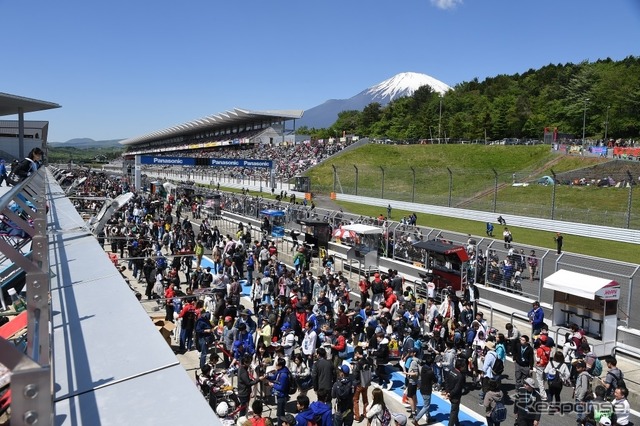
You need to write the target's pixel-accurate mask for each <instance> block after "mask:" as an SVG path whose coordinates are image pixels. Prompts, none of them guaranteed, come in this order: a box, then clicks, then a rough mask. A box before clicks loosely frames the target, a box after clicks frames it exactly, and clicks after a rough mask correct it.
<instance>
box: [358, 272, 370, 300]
mask: <svg viewBox="0 0 640 426" xmlns="http://www.w3.org/2000/svg"><path fill="white" fill-rule="evenodd" d="M358 287H359V288H360V304H361V305H364V304H365V303H367V300H368V299H369V289H370V288H371V282H369V280H368V279H367V277H366V276H364V275H363V276H362V278H360V282H359V283H358Z"/></svg>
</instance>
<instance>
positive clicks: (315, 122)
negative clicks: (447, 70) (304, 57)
mask: <svg viewBox="0 0 640 426" xmlns="http://www.w3.org/2000/svg"><path fill="white" fill-rule="evenodd" d="M422 86H430V87H431V88H432V89H433V91H434V92H437V93H444V92H446V91H447V90H450V89H451V87H449V86H448V85H447V84H445V83H443V82H441V81H440V80H437V79H435V78H433V77H431V76H428V75H426V74H420V73H416V72H403V73H400V74H396V75H394V76H393V77H391V78H389V79H387V80H385V81H383V82H381V83H378V84H376V85H374V86H371V87H369V88H368V89H365V90H363V91H362V92H360V93H358V94H357V95H355V96H352V97H351V98H349V99H330V100H328V101H326V102H324V103H323V104H320V105H318V106H315V107H313V108H309V109H308V110H306V111H305V112H304V115H303V117H302V118H301V119H300V120H298V121H297V123H296V125H297V126H307V127H309V128H312V127H315V128H318V129H319V128H325V127H329V126H331V125H332V124H333V123H335V121H336V120H337V119H338V114H339V113H340V112H342V111H348V110H358V111H362V110H363V109H364V107H366V106H367V105H369V104H370V103H372V102H378V103H379V104H380V105H382V106H385V105H387V104H388V103H389V102H391V101H392V100H394V99H398V98H401V97H404V96H411V95H413V92H415V91H416V90H418V89H419V88H420V87H422Z"/></svg>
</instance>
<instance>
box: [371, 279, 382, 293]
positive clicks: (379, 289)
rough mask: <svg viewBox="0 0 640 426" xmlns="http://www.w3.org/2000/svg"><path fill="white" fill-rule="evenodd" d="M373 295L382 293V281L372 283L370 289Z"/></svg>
mask: <svg viewBox="0 0 640 426" xmlns="http://www.w3.org/2000/svg"><path fill="white" fill-rule="evenodd" d="M371 291H372V292H373V294H381V293H384V283H383V282H382V281H374V282H373V285H372V287H371Z"/></svg>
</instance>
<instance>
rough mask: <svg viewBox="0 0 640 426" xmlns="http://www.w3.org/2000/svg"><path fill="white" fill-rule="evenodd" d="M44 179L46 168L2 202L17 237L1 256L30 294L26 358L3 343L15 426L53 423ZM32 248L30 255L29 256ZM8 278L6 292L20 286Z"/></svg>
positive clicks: (1, 358) (1, 246)
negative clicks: (28, 247) (19, 274)
mask: <svg viewBox="0 0 640 426" xmlns="http://www.w3.org/2000/svg"><path fill="white" fill-rule="evenodd" d="M45 176H46V171H45V169H44V168H41V169H40V170H38V171H37V172H36V173H33V174H32V175H31V176H29V177H28V178H27V179H25V180H24V181H23V182H21V183H20V184H18V185H16V186H14V187H13V188H12V189H11V190H10V191H9V192H7V193H6V194H5V195H4V196H3V197H2V198H0V214H2V215H3V226H7V227H9V228H10V230H11V231H12V234H15V235H16V237H15V238H13V239H7V238H0V251H1V252H2V253H3V255H4V256H5V257H6V258H5V259H4V261H5V265H6V266H11V264H12V265H15V266H16V267H17V268H19V269H20V270H22V271H24V273H25V287H26V294H27V297H26V302H27V303H26V305H27V307H26V308H27V309H26V316H27V350H26V353H23V352H22V351H20V350H19V349H18V348H17V347H16V345H14V344H13V343H11V342H10V341H8V340H5V339H3V338H0V362H1V363H2V364H4V365H5V366H6V367H7V368H9V369H10V370H11V424H15V425H21V424H23V425H33V424H36V423H37V424H52V423H53V390H52V389H53V386H52V383H53V380H52V369H51V355H50V353H51V340H50V335H49V322H50V316H51V314H50V307H49V287H50V286H49V250H48V241H47V234H46V228H47V203H46V200H45V190H46V188H45ZM29 242H30V243H31V250H30V251H29V252H28V253H25V252H24V247H25V246H26V245H28V243H29ZM9 269H11V268H9ZM4 274H5V272H2V273H1V274H0V279H2V281H3V288H9V287H12V286H16V285H17V284H12V283H13V282H17V280H15V281H14V280H12V279H11V277H9V276H5V275H4ZM16 290H21V289H20V288H17V289H16ZM15 320H17V318H16V319H15Z"/></svg>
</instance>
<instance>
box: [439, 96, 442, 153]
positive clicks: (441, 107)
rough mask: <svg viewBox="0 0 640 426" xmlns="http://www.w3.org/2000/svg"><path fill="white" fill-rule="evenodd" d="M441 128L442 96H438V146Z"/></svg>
mask: <svg viewBox="0 0 640 426" xmlns="http://www.w3.org/2000/svg"><path fill="white" fill-rule="evenodd" d="M441 128H442V95H440V115H439V117H438V144H439V143H440V129H441Z"/></svg>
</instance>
